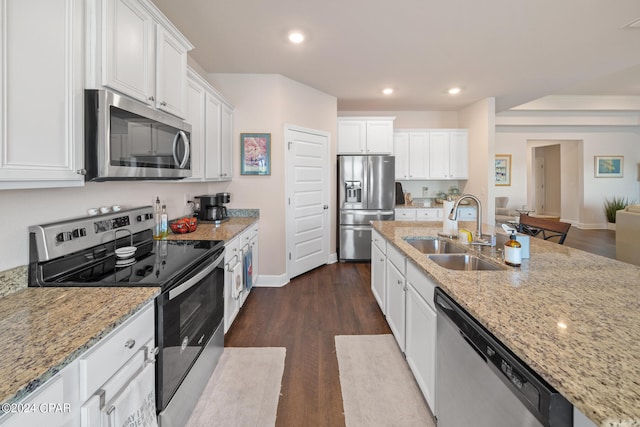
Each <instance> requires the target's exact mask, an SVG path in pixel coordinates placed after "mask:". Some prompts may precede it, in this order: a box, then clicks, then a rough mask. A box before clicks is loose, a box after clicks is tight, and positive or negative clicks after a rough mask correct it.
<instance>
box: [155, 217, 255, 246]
mask: <svg viewBox="0 0 640 427" xmlns="http://www.w3.org/2000/svg"><path fill="white" fill-rule="evenodd" d="M256 221H258V218H255V217H232V218H229V220H228V221H225V222H223V223H221V224H218V225H216V224H209V223H200V224H198V228H196V231H194V232H193V233H184V234H173V233H169V236H168V237H167V240H224V241H227V240H231V239H233V238H234V237H235V236H237V235H238V234H240V233H242V232H243V231H244V230H245V229H247V228H248V227H249V226H251V225H252V224H254V223H255V222H256Z"/></svg>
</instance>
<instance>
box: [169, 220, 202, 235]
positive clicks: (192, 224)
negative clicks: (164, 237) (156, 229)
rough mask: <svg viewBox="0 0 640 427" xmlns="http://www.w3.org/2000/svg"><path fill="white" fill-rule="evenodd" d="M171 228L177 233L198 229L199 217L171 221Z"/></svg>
mask: <svg viewBox="0 0 640 427" xmlns="http://www.w3.org/2000/svg"><path fill="white" fill-rule="evenodd" d="M169 228H171V231H173V232H174V233H175V234H185V233H191V232H194V231H196V228H198V218H195V217H184V218H180V219H177V220H175V221H172V222H170V223H169Z"/></svg>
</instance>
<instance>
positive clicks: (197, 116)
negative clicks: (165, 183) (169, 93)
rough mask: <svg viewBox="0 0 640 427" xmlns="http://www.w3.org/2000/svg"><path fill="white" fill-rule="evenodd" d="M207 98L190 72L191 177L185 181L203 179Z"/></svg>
mask: <svg viewBox="0 0 640 427" xmlns="http://www.w3.org/2000/svg"><path fill="white" fill-rule="evenodd" d="M205 100H206V92H205V89H204V87H202V85H200V84H199V82H198V81H197V80H196V79H195V78H194V77H192V75H191V72H189V78H188V79H187V110H186V113H187V114H186V120H187V122H189V124H191V177H190V178H187V179H185V181H201V180H203V179H204V169H205V164H204V161H205V144H206V139H205V121H206V118H205Z"/></svg>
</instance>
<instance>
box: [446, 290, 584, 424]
mask: <svg viewBox="0 0 640 427" xmlns="http://www.w3.org/2000/svg"><path fill="white" fill-rule="evenodd" d="M434 299H435V303H436V307H437V309H438V317H437V347H436V349H437V350H436V351H437V353H436V354H437V356H436V366H437V368H436V417H437V420H438V427H460V426H474V427H515V426H517V427H534V426H535V427H538V426H545V427H565V426H566V427H571V426H572V425H573V406H572V405H571V404H570V403H569V402H568V401H567V400H566V399H565V398H564V397H563V396H562V395H560V394H559V393H558V392H557V391H555V390H554V389H553V388H552V387H551V386H550V385H548V384H547V383H546V382H544V380H542V379H541V378H540V377H539V376H538V375H537V374H536V373H535V372H533V371H532V370H531V369H530V368H528V367H527V366H526V365H525V364H524V363H523V362H522V361H520V360H519V359H518V358H517V357H516V356H515V355H513V354H512V353H511V352H510V351H509V350H508V349H507V348H506V347H505V346H504V345H502V344H501V343H500V342H499V341H498V340H497V339H496V338H495V337H493V336H492V335H491V334H490V333H489V332H488V331H487V330H486V329H484V328H483V327H482V326H481V325H480V324H479V323H478V322H477V321H476V320H475V319H473V318H472V317H471V316H470V315H469V314H467V313H466V312H465V311H464V309H462V308H461V307H460V306H459V305H458V304H457V303H456V302H455V301H453V300H452V299H451V298H450V297H449V296H448V295H447V294H445V293H444V292H443V291H442V290H441V289H440V288H437V289H436V293H435V296H434Z"/></svg>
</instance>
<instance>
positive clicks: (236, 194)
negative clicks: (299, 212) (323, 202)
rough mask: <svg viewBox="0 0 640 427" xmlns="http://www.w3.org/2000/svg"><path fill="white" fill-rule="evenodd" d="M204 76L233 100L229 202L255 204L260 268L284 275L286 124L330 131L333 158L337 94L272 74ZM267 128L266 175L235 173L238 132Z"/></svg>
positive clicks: (332, 245)
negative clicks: (268, 153) (268, 156)
mask: <svg viewBox="0 0 640 427" xmlns="http://www.w3.org/2000/svg"><path fill="white" fill-rule="evenodd" d="M207 79H208V80H209V81H210V82H211V84H212V85H213V86H214V87H215V88H216V89H218V90H219V91H220V92H221V93H223V94H224V95H225V97H227V98H228V99H229V100H230V101H231V103H232V104H233V105H234V107H235V110H234V124H233V134H234V141H237V144H235V145H234V162H235V164H234V169H235V177H234V180H233V181H232V182H231V183H230V184H229V187H228V191H229V192H230V193H231V203H230V204H229V207H231V208H233V207H239V208H240V207H241V208H257V209H260V274H261V275H262V274H265V275H270V276H278V277H280V276H284V275H285V274H286V272H287V263H286V223H285V218H286V211H285V183H286V180H285V164H284V157H285V146H286V144H285V141H284V126H285V124H289V125H295V126H300V127H305V128H309V129H315V130H320V131H325V132H329V133H330V134H331V138H330V142H331V144H332V147H331V148H330V155H331V156H330V158H331V159H334V158H335V137H334V135H335V134H336V126H337V124H336V118H337V100H336V98H335V97H333V96H330V95H327V94H325V93H322V92H320V91H317V90H315V89H313V88H311V87H309V86H306V85H303V84H301V83H299V82H296V81H294V80H291V79H289V78H286V77H283V76H280V75H276V74H209V75H208V76H207ZM249 132H259V133H270V134H271V175H270V176H249V175H240V171H239V168H240V166H239V165H240V160H239V159H240V142H239V141H240V133H249ZM331 166H332V172H331V177H332V180H333V181H332V184H331V191H332V194H331V196H330V200H331V201H332V203H331V211H330V214H329V216H330V218H331V224H330V226H331V230H330V236H331V242H330V246H329V247H330V248H335V247H336V244H335V236H336V228H335V226H336V225H335V200H336V195H335V175H336V174H335V161H333V160H332V161H331Z"/></svg>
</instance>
